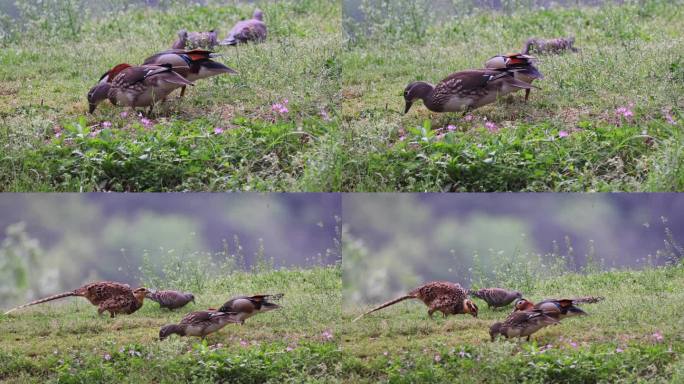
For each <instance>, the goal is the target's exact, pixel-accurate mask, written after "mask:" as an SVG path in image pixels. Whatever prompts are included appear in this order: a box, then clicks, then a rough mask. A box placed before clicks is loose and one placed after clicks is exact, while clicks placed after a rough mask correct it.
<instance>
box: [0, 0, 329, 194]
mask: <svg viewBox="0 0 684 384" xmlns="http://www.w3.org/2000/svg"><path fill="white" fill-rule="evenodd" d="M27 4H28V3H27ZM41 4H43V6H44V8H36V7H33V8H32V7H29V6H27V5H24V6H25V7H26V10H25V15H26V17H27V19H26V21H25V22H26V25H25V27H26V29H25V30H24V31H19V30H16V29H9V32H7V29H6V30H4V31H3V30H1V29H0V45H1V46H2V49H1V50H0V64H2V65H0V148H2V156H0V191H186V190H193V191H224V190H267V191H284V190H287V191H300V190H306V191H330V190H339V189H341V187H340V182H341V164H340V163H339V161H338V157H339V156H338V153H339V152H340V151H342V149H341V146H340V141H341V140H340V130H339V126H338V123H337V116H336V115H337V112H338V110H339V91H340V74H341V63H340V62H339V58H338V53H339V48H340V40H341V33H340V20H341V19H340V7H339V5H337V4H336V3H335V2H330V1H324V0H292V1H278V2H270V1H268V2H267V1H264V2H258V4H257V5H258V6H259V7H261V8H262V9H263V11H264V14H265V22H266V23H267V25H268V28H269V38H268V40H267V41H266V42H265V43H263V44H258V45H247V46H240V47H238V48H234V47H219V48H217V50H218V52H220V53H221V54H223V56H222V57H220V58H218V59H217V60H219V61H221V62H223V63H224V64H226V65H228V66H229V67H231V68H233V69H235V70H237V71H238V72H239V74H238V75H233V76H227V75H224V76H218V77H214V78H210V79H207V80H200V81H198V82H197V84H196V86H195V87H191V88H190V89H188V92H187V93H186V97H185V98H184V99H182V100H178V99H177V98H176V97H175V96H176V95H177V93H174V94H173V95H172V96H171V98H170V99H171V100H170V101H169V102H167V103H166V104H165V105H163V106H161V108H159V109H158V111H157V114H156V115H153V116H152V117H151V118H150V119H142V117H141V116H137V115H135V114H133V113H130V114H128V115H127V116H123V115H121V114H120V112H122V111H123V109H122V108H118V107H113V106H111V105H109V103H103V104H102V105H101V107H100V108H98V110H97V111H95V114H94V115H88V114H87V106H88V105H87V101H86V93H87V92H88V90H89V89H90V87H91V86H93V85H94V84H95V83H96V82H97V81H98V79H99V77H100V76H101V75H102V73H104V72H105V71H107V70H108V69H110V68H111V67H112V66H113V65H115V64H117V63H120V62H128V63H131V64H140V63H142V61H143V59H145V58H146V57H148V56H150V55H152V54H153V53H156V52H159V51H161V50H164V49H168V48H170V46H171V44H172V43H173V42H174V40H175V39H176V32H177V31H178V30H179V29H181V28H186V29H188V30H190V31H193V30H209V29H213V28H217V29H218V30H219V37H220V38H221V39H222V38H223V37H225V35H226V34H227V32H228V30H229V29H230V27H231V26H232V25H233V24H234V23H235V22H236V21H238V20H240V19H244V18H248V17H251V14H252V11H253V9H254V7H255V5H254V4H246V3H244V4H243V3H239V2H235V3H234V4H233V5H225V6H220V5H208V6H190V5H185V4H186V2H180V1H178V2H170V1H169V2H165V4H171V5H169V6H168V8H164V9H158V8H145V7H142V8H131V9H130V10H126V11H123V10H118V11H111V12H110V13H105V14H103V15H100V16H97V17H89V16H88V15H87V14H85V15H84V13H83V12H82V11H81V10H80V9H78V8H77V4H78V2H75V1H69V0H50V1H44V2H41ZM3 21H5V24H4V25H5V26H6V25H12V22H13V20H9V23H8V22H7V20H3V19H2V18H0V26H3V25H2V22H3ZM15 26H16V24H15ZM2 32H4V33H2ZM284 103H287V109H288V112H287V113H280V112H278V111H276V110H275V109H274V108H273V105H274V104H284Z"/></svg>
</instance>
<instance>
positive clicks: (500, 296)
mask: <svg viewBox="0 0 684 384" xmlns="http://www.w3.org/2000/svg"><path fill="white" fill-rule="evenodd" d="M468 294H469V295H470V296H473V297H477V298H478V299H482V300H484V301H485V302H486V303H487V306H488V307H489V308H491V307H494V308H500V307H505V306H507V305H508V304H510V303H512V302H513V301H515V300H516V299H522V297H523V295H522V293H520V292H517V291H508V290H505V289H503V288H482V289H478V290H477V291H474V290H472V289H471V290H468Z"/></svg>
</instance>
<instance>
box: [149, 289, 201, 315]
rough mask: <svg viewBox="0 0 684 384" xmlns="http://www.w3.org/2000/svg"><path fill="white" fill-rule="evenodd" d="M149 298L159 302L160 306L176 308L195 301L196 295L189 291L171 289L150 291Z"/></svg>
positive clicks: (170, 308)
mask: <svg viewBox="0 0 684 384" xmlns="http://www.w3.org/2000/svg"><path fill="white" fill-rule="evenodd" d="M147 298H148V299H150V300H152V301H155V302H157V303H159V307H160V308H168V309H169V310H174V309H178V308H182V307H184V306H185V305H186V304H188V303H189V302H191V301H192V302H193V303H194V302H195V296H194V295H193V294H192V293H189V292H178V291H171V290H164V291H150V292H148V293H147Z"/></svg>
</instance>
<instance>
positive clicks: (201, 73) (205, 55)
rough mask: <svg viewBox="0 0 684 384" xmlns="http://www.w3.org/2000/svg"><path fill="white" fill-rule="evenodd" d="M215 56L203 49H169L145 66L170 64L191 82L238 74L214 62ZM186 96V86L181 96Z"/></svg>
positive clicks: (149, 58)
mask: <svg viewBox="0 0 684 384" xmlns="http://www.w3.org/2000/svg"><path fill="white" fill-rule="evenodd" d="M215 56H216V54H214V53H213V52H211V51H206V50H202V49H194V50H189V51H187V50H183V49H169V50H166V51H163V52H159V53H156V54H154V55H152V56H150V57H148V58H147V59H145V61H144V62H143V65H163V64H170V65H171V67H172V69H173V71H174V72H176V73H178V74H179V75H181V76H183V77H184V78H186V79H187V80H188V81H191V82H194V81H196V80H200V79H206V78H208V77H211V76H216V75H220V74H224V73H228V74H236V73H237V71H235V70H234V69H231V68H228V67H227V66H225V65H223V64H221V63H219V62H216V61H214V60H212V58H213V57H215ZM184 94H185V86H182V87H181V96H183V95H184Z"/></svg>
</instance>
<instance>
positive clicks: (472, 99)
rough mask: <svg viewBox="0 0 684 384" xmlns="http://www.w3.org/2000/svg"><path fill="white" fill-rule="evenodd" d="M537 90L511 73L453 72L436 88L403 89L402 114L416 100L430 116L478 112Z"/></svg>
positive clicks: (415, 85) (414, 85)
mask: <svg viewBox="0 0 684 384" xmlns="http://www.w3.org/2000/svg"><path fill="white" fill-rule="evenodd" d="M531 88H536V87H534V86H533V85H531V84H529V83H526V82H524V81H521V80H518V79H516V78H515V76H514V74H513V72H509V71H500V70H492V69H472V70H467V71H462V72H455V73H452V74H451V75H449V76H448V77H447V78H445V79H444V80H442V81H440V82H439V83H438V84H437V85H435V86H433V85H432V84H430V83H426V82H424V81H415V82H413V83H410V84H409V85H407V86H406V89H405V90H404V101H405V102H406V107H405V109H404V113H408V111H409V109H411V106H412V105H413V103H414V102H415V101H416V100H419V99H420V100H423V103H424V104H425V107H426V108H427V109H429V110H430V111H433V112H458V111H465V112H468V111H470V110H473V109H476V108H479V107H481V106H483V105H487V104H490V103H493V102H494V101H496V99H497V98H499V97H502V96H505V95H508V94H509V93H513V92H516V91H519V90H521V89H525V90H529V89H531Z"/></svg>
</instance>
